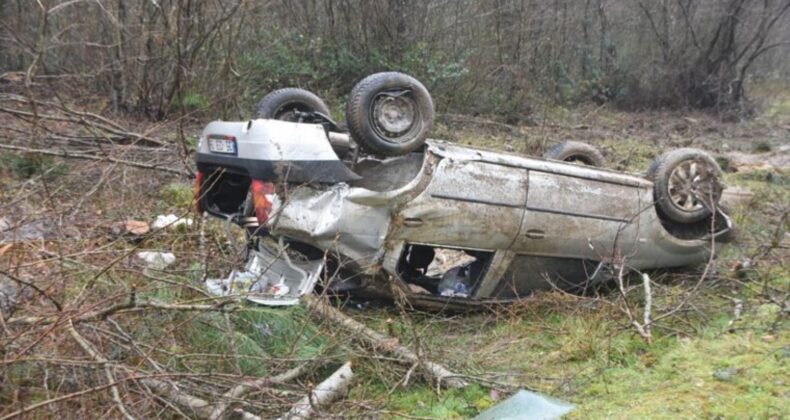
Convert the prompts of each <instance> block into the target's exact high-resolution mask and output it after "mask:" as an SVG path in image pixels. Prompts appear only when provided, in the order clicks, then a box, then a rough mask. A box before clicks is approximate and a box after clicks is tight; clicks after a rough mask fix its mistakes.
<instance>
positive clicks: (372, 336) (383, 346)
mask: <svg viewBox="0 0 790 420" xmlns="http://www.w3.org/2000/svg"><path fill="white" fill-rule="evenodd" d="M303 299H304V301H305V302H306V304H307V307H308V309H310V315H311V316H313V317H314V318H316V319H317V320H319V321H326V320H330V321H332V322H334V323H335V324H336V325H337V326H339V327H341V328H343V329H344V330H346V331H347V332H348V333H349V334H350V335H351V337H352V338H354V339H355V340H358V341H361V342H364V343H366V344H368V345H370V346H372V347H373V348H374V349H377V350H381V351H384V352H386V353H389V354H392V355H393V356H395V357H396V358H397V359H398V360H399V361H400V362H402V363H404V364H407V365H413V364H415V363H416V364H418V365H419V366H420V367H421V368H422V370H423V372H424V373H425V374H426V375H428V376H429V377H430V378H432V379H434V380H436V381H437V383H438V384H439V385H441V384H442V383H444V384H446V385H447V386H448V387H450V388H463V387H465V386H467V385H469V384H468V383H467V382H466V381H464V380H463V379H461V378H460V375H458V374H455V373H453V372H451V371H450V370H448V369H447V368H445V367H444V366H442V365H440V364H438V363H434V362H431V361H430V360H425V359H424V358H421V357H419V356H418V355H417V354H416V353H415V352H413V351H412V350H411V349H409V348H408V347H406V346H403V345H401V344H399V343H398V339H397V338H394V337H389V336H387V335H384V334H381V333H379V332H376V331H374V330H373V329H371V328H368V327H366V326H365V325H363V324H362V323H360V322H358V321H356V320H354V319H352V318H351V317H349V316H348V315H346V314H344V313H342V312H340V311H339V310H337V309H336V308H334V307H333V306H331V305H329V304H328V303H327V302H326V301H325V300H323V299H322V298H318V297H315V296H312V295H306V296H304V297H303Z"/></svg>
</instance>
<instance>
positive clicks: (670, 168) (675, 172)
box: [648, 149, 724, 224]
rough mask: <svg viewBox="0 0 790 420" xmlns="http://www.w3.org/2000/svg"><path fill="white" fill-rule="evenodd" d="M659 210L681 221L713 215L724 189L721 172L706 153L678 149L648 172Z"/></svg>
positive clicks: (687, 221)
mask: <svg viewBox="0 0 790 420" xmlns="http://www.w3.org/2000/svg"><path fill="white" fill-rule="evenodd" d="M648 178H650V179H651V180H652V181H653V183H654V186H653V196H654V199H655V201H656V206H657V207H658V209H659V210H660V212H661V213H662V214H663V215H664V216H666V217H667V218H669V219H670V220H672V221H674V222H678V223H684V224H689V223H694V222H698V221H700V220H702V219H704V218H706V217H708V216H710V215H711V214H712V213H713V212H714V211H715V209H716V207H717V206H718V204H719V200H721V193H722V191H723V190H724V185H723V184H722V181H721V180H722V171H721V168H720V167H719V165H718V164H717V163H716V161H715V160H714V159H713V158H712V157H711V156H710V155H709V154H707V153H705V152H703V151H702V150H697V149H678V150H673V151H671V152H668V153H666V154H664V155H662V156H660V157H659V158H658V159H656V161H655V162H654V163H653V165H652V166H651V167H650V170H649V171H648Z"/></svg>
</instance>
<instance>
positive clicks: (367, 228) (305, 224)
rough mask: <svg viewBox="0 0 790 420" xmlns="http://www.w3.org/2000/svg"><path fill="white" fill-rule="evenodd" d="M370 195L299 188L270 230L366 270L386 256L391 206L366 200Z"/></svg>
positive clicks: (337, 188) (343, 189)
mask: <svg viewBox="0 0 790 420" xmlns="http://www.w3.org/2000/svg"><path fill="white" fill-rule="evenodd" d="M368 195H370V191H369V190H365V189H363V188H353V187H350V186H349V185H347V184H345V183H341V184H336V185H333V186H331V187H328V188H326V189H318V188H316V187H312V186H300V187H296V188H294V189H293V190H291V191H289V193H288V197H287V198H286V200H285V201H286V202H285V203H284V205H283V206H282V207H281V208H280V209H279V210H278V212H277V215H276V216H275V217H274V218H273V220H272V222H270V229H271V230H272V232H273V233H276V234H277V235H278V236H285V237H289V238H293V239H297V240H303V241H305V242H308V243H310V244H314V245H316V246H318V247H320V248H322V249H327V250H332V251H337V252H338V253H340V254H341V255H343V256H345V257H348V258H349V259H350V260H351V261H350V262H351V263H353V264H355V265H357V266H358V268H362V269H364V268H367V267H369V266H371V265H373V264H375V263H376V262H377V261H378V260H379V259H380V257H381V254H382V253H383V252H384V241H385V239H386V237H387V232H388V230H389V226H390V214H391V208H390V207H389V205H391V204H392V203H387V202H386V201H383V202H381V203H380V204H378V205H377V203H376V202H375V201H373V200H366V196H368ZM385 203H387V204H385Z"/></svg>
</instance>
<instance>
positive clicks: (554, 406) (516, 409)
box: [475, 389, 576, 420]
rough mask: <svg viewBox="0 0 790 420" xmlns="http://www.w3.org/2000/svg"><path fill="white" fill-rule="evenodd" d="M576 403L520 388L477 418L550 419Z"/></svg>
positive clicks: (564, 412) (499, 419) (562, 414)
mask: <svg viewBox="0 0 790 420" xmlns="http://www.w3.org/2000/svg"><path fill="white" fill-rule="evenodd" d="M575 408H576V406H575V405H573V404H571V403H567V402H565V401H561V400H558V399H556V398H552V397H549V396H546V395H542V394H539V393H537V392H532V391H527V390H524V389H522V390H519V391H518V392H516V393H515V394H513V395H512V396H511V397H510V398H508V399H506V400H504V401H502V402H501V403H499V404H497V405H495V406H493V407H491V408H489V409H488V410H485V411H483V412H482V413H480V414H479V415H478V416H477V417H475V420H502V419H508V420H550V419H559V418H561V417H562V416H564V415H566V414H568V413H570V412H571V411H573V410H574V409H575Z"/></svg>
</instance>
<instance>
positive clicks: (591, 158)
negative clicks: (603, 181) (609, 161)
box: [543, 141, 604, 168]
mask: <svg viewBox="0 0 790 420" xmlns="http://www.w3.org/2000/svg"><path fill="white" fill-rule="evenodd" d="M543 157H544V158H546V159H553V160H561V161H564V162H573V163H582V164H585V165H587V166H595V167H599V168H600V167H602V166H604V157H603V154H601V152H600V151H599V150H598V149H596V148H595V147H593V146H590V145H589V144H586V143H580V142H578V141H566V142H563V143H560V144H558V145H556V146H554V147H552V148H551V149H549V150H547V151H546V153H544V154H543Z"/></svg>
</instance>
